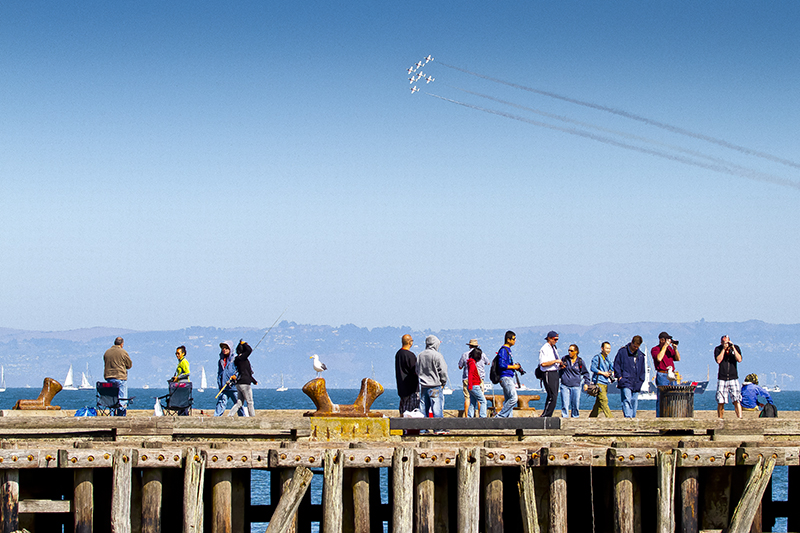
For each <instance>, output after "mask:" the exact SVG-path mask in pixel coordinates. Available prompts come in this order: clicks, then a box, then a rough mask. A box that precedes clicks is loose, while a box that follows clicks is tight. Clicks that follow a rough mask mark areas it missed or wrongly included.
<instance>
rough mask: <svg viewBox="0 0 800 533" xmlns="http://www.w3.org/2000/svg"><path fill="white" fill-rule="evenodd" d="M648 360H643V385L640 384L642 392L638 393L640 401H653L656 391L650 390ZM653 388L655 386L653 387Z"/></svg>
mask: <svg viewBox="0 0 800 533" xmlns="http://www.w3.org/2000/svg"><path fill="white" fill-rule="evenodd" d="M648 359H649V358H645V360H644V383H642V390H640V391H639V399H640V400H655V399H656V391H654V390H650V361H649V360H648ZM653 388H655V385H653Z"/></svg>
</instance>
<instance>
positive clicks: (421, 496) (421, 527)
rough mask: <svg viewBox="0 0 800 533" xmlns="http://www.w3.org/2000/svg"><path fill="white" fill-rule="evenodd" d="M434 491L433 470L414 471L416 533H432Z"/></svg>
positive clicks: (433, 526)
mask: <svg viewBox="0 0 800 533" xmlns="http://www.w3.org/2000/svg"><path fill="white" fill-rule="evenodd" d="M435 491H436V487H435V484H434V469H433V468H431V467H425V468H417V471H416V497H415V498H414V503H415V505H416V526H417V528H416V531H417V533H434V530H435V524H434V518H435V507H434V502H435Z"/></svg>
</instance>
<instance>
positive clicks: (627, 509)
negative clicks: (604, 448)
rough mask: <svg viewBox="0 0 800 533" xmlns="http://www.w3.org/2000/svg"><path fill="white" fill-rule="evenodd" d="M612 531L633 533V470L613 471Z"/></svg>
mask: <svg viewBox="0 0 800 533" xmlns="http://www.w3.org/2000/svg"><path fill="white" fill-rule="evenodd" d="M614 531H615V533H634V509H633V469H632V468H627V467H626V468H615V469H614Z"/></svg>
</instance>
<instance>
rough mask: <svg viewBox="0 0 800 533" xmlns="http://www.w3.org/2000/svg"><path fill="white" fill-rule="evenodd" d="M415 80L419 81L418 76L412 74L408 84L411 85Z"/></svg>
mask: <svg viewBox="0 0 800 533" xmlns="http://www.w3.org/2000/svg"><path fill="white" fill-rule="evenodd" d="M415 81H417V77H416V76H411V77H410V78H408V84H409V85H411V84H412V83H414V82H415Z"/></svg>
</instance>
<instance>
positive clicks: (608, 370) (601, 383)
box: [589, 342, 614, 418]
mask: <svg viewBox="0 0 800 533" xmlns="http://www.w3.org/2000/svg"><path fill="white" fill-rule="evenodd" d="M610 353H611V343H610V342H603V343H602V344H601V345H600V353H599V354H597V355H595V356H594V357H593V358H592V368H591V371H592V374H593V375H594V377H593V378H592V381H593V382H594V383H595V384H596V385H597V387H598V388H599V389H600V391H599V392H598V393H597V399H596V400H595V402H594V407H592V412H591V413H589V418H596V417H597V415H599V414H600V411H602V412H603V414H604V415H606V418H614V415H613V414H612V413H611V409H609V407H608V384H609V383H611V380H612V379H613V377H614V367H613V366H612V365H611V361H610V360H609V358H608V354H610Z"/></svg>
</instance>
